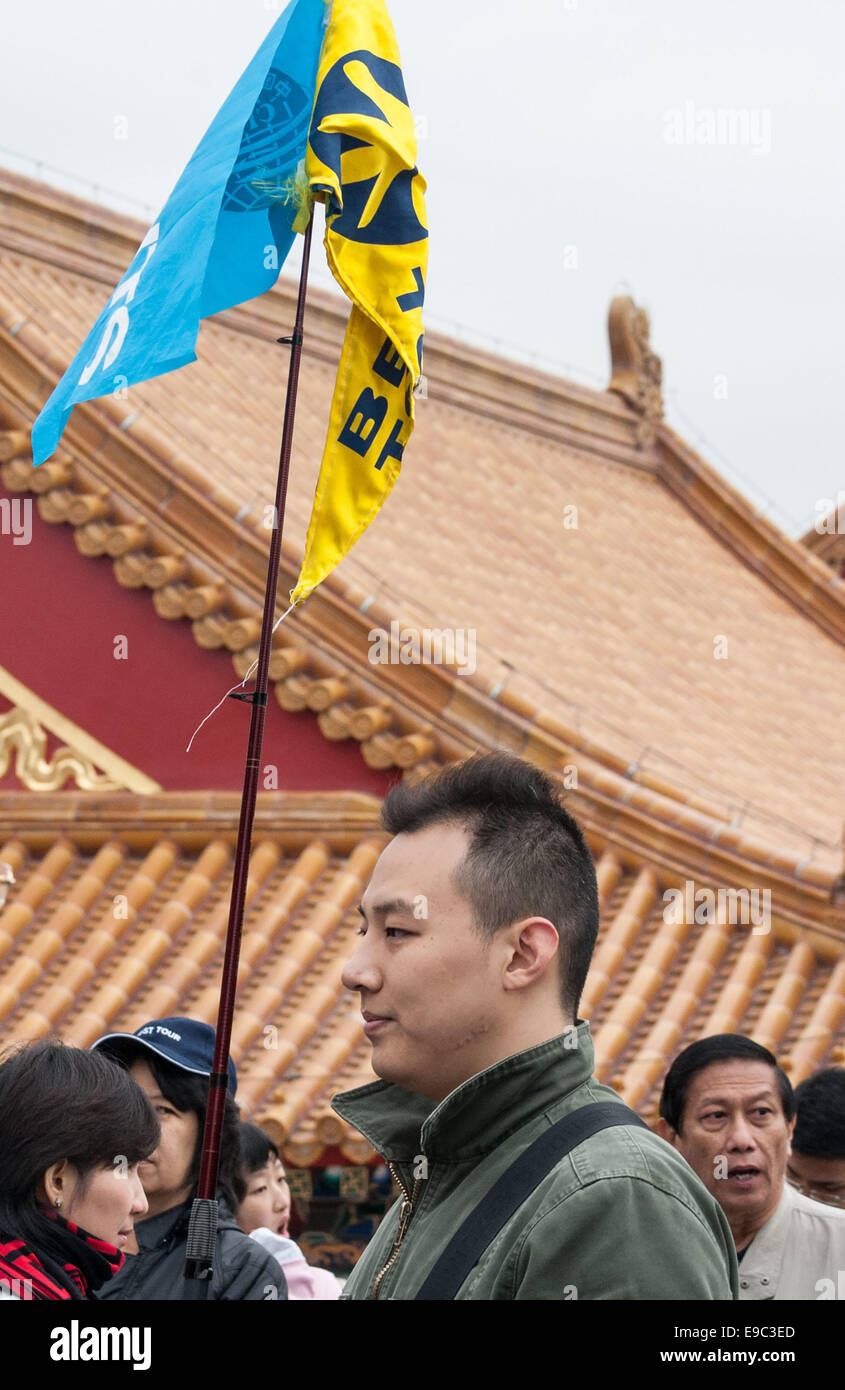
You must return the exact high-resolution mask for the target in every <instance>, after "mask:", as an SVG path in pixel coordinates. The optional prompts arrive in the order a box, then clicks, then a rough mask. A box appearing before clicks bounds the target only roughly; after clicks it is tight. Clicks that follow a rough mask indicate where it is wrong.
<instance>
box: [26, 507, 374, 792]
mask: <svg viewBox="0 0 845 1390" xmlns="http://www.w3.org/2000/svg"><path fill="white" fill-rule="evenodd" d="M13 496H14V494H10V493H9V492H7V491H6V490H5V489H4V487H3V485H2V482H0V498H3V497H9V498H11V497H13ZM20 500H21V501H22V502H23V501H24V500H27V501H29V502H30V504H31V505H30V512H31V530H32V535H31V540H30V542H29V544H27V545H23V544H17V545H16V544H15V543H14V542H15V537H14V536H13V535H12V534H11V533H10V528H9V527H8V525H7V526H3V525H2V522H3V520H4V518H5V519H6V521H7V522H8V521H9V520H10V513H9V512H8V511H7V510H5V509H3V510H0V600H2V608H1V609H0V611H1V612H2V623H1V624H0V665H2V666H4V667H5V668H6V670H7V671H10V672H11V674H12V675H13V676H16V677H17V679H18V680H19V681H21V682H22V683H23V684H24V685H26V686H28V687H29V688H30V689H31V690H32V691H34V692H35V694H36V695H40V696H41V698H42V699H43V700H46V701H47V703H48V704H51V705H53V706H54V708H55V709H57V710H59V711H60V712H61V713H62V714H64V715H66V716H67V718H68V719H72V720H73V722H74V723H75V724H78V725H79V726H80V727H81V728H82V729H84V730H85V731H86V732H87V733H89V734H91V735H93V737H94V738H97V739H99V740H100V742H101V743H104V744H105V745H106V746H107V747H108V748H111V749H112V750H113V751H114V752H115V753H119V754H120V755H121V757H123V758H126V760H127V761H128V762H130V763H132V764H133V766H135V767H137V768H139V769H140V770H141V771H142V772H145V773H147V775H148V776H150V777H153V778H155V780H156V781H157V782H160V783H161V785H162V786H163V787H164V789H165V790H167V791H171V790H184V791H188V790H206V791H232V790H239V789H240V787H241V785H242V782H243V763H244V756H245V752H246V740H247V733H248V729H249V714H250V707H249V705H246V704H244V703H242V702H240V701H235V700H226V701H225V703H224V704H223V706H222V708H221V709H219V710H218V711H217V713H216V714H215V716H214V718H213V719H211V720H210V721H209V723H208V724H206V725H205V727H204V728H203V730H202V732H201V733H200V734H199V735H198V736H197V738H196V740H195V742H194V745H193V747H192V749H191V752H190V753H189V754H188V753H186V752H185V747H186V745H187V743H188V740H189V738H190V736H191V734H192V733H193V731H194V729H195V728H196V726H197V724H199V722H200V720H201V719H202V718H203V716H204V715H206V714H207V713H208V712H209V710H211V709H212V708H213V707H214V705H216V704H217V701H218V700H219V699H220V698H221V696H222V695H223V694H224V693H225V691H227V690H229V689H230V688H231V686H233V685H234V684H235V682H236V680H237V676H236V673H235V670H234V667H233V665H232V661H231V656H230V654H229V653H228V652H226V651H203V650H202V649H201V648H200V647H198V646H197V645H196V643H195V641H194V638H193V633H192V632H191V626H190V623H188V622H187V621H185V620H179V621H178V622H168V621H167V620H166V619H164V618H160V617H159V616H158V614H157V613H156V611H155V609H154V608H153V605H152V596H151V594H150V591H149V590H148V589H140V590H138V589H134V590H133V589H123V588H121V586H120V585H119V584H118V582H117V580H116V578H115V576H114V572H113V569H112V562H111V560H109V559H107V558H105V557H101V558H99V559H88V558H86V557H85V556H83V555H80V553H79V551H78V550H77V548H76V544H75V542H74V537H73V528H72V527H70V526H67V525H58V526H55V525H50V524H49V523H48V522H45V521H42V519H41V517H40V516H39V514H38V508H37V506H36V503H35V500H34V499H33V498H24V497H20ZM120 635H122V636H125V637H126V639H127V653H128V654H127V659H126V660H116V659H115V655H114V653H115V638H116V637H118V636H120ZM6 707H7V702H5V701H2V700H0V712H2V710H3V709H5V708H6ZM270 764H272V765H275V766H276V767H277V768H278V786H279V788H281V789H287V790H292V791H293V790H299V791H325V790H335V791H363V792H372V793H373V794H374V795H376V796H383V795H384V794H385V792H386V791H387V788H388V786H389V785H390V784H391V782H392V781H394V780H395V777H394V775H393V774H388V773H384V772H377V771H375V770H374V769H372V768H369V767H367V765H366V763H365V762H364V759H363V758H362V756H361V753H360V749H359V747H358V744H357V743H356V742H355V741H354V740H347V741H344V742H341V743H333V742H330V741H329V740H328V739H325V738H324V737H323V735H322V734H321V733H320V729H319V726H318V724H317V719H316V716H315V715H314V714H311V713H310V712H307V713H302V714H289V713H287V711H285V710H283V709H281V708H280V706H279V704H278V703H277V701H276V699H275V698H274V696H273V695H272V693H271V696H270V701H269V704H268V708H267V722H266V725H265V733H264V752H263V756H262V768H264V767H266V766H268V765H270ZM3 784H4V785H9V784H10V779H9V777H8V775H7V777H6V778H4V779H3ZM261 785H262V786H263V778H262V784H261Z"/></svg>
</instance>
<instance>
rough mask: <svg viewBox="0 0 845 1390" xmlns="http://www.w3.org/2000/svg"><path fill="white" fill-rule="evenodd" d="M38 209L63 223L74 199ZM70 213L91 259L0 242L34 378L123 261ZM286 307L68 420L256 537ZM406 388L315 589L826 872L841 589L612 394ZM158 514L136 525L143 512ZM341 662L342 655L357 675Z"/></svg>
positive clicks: (223, 326) (328, 346) (538, 722)
mask: <svg viewBox="0 0 845 1390" xmlns="http://www.w3.org/2000/svg"><path fill="white" fill-rule="evenodd" d="M64 201H65V202H66V203H67V205H68V207H69V208H70V212H68V214H67V216H68V218H69V219H72V217H73V216H76V215H77V214H76V213H75V212H74V208H75V207H77V206H82V205H76V204H74V203H73V200H68V199H65V200H64ZM86 219H87V220H86V238H87V240H86V245H88V246H89V248H90V246H91V245H92V244H93V247H94V251H95V252H96V254H97V255H98V256H99V257H100V261H99V266H98V268H97V262H95V261H92V259H91V256H90V253H89V257H88V260H87V261H85V260H83V258H82V257H81V254H79V253H78V252H74V253H73V255H70V253H68V254H67V255H66V256H65V257H64V260H63V261H62V262H61V264H51V263H50V261H49V260H48V259H45V258H44V257H45V255H46V254H47V253H46V252H45V251H44V250H43V248H42V249H38V247H37V246H36V249H35V250H34V251H33V249H32V239H30V242H26V241H25V240H23V239H22V238H21V237H20V236H19V237H18V238H17V240H16V239H15V237H14V236H13V235H11V234H9V233H8V232H6V233H1V232H0V240H5V242H6V243H7V245H6V246H5V247H4V248H3V249H0V303H1V304H2V307H3V313H2V318H3V323H4V324H5V325H6V328H7V330H8V331H9V332H10V333H14V335H15V341H16V342H17V343H18V345H19V346H20V349H21V350H22V351H26V352H32V353H35V354H36V356H38V357H39V358H40V360H41V361H42V362H43V363H44V364H45V373H46V376H47V379H48V380H49V379H50V377H51V376H56V375H58V372H59V371H60V369H61V367H62V366H63V365H64V363H66V362H67V360H68V358H69V356H70V355H71V353H72V352H73V350H74V349H75V347H76V345H77V344H78V343H79V341H80V340H81V338H82V336H84V334H85V332H86V331H87V329H88V327H89V326H90V323H91V321H92V320H93V318H94V317H95V315H96V313H97V312H98V310H99V308H100V307H101V305H102V302H103V298H104V293H105V292H106V291H105V287H106V286H110V285H111V284H112V283H113V281H114V270H115V265H116V264H117V265H121V264H122V263H124V262H125V255H124V256H123V261H121V256H122V255H123V252H124V251H125V243H126V238H127V235H128V233H127V231H126V228H128V227H130V226H131V224H128V223H124V222H123V220H122V219H116V218H115V217H114V216H113V215H111V214H105V213H103V212H102V211H100V210H92V209H87V210H86ZM118 227H119V228H120V229H122V230H121V235H120V236H118V235H117V231H116V229H117V228H118ZM135 234H136V235H137V234H138V229H137V228H135ZM121 236H122V238H123V240H121ZM36 240H37V238H36ZM74 257H75V259H74ZM109 257H111V260H109ZM74 267H76V268H74ZM289 305H290V293H289V290H288V289H286V288H285V286H284V285H283V284H280V288H279V289H277V290H276V291H274V292H272V293H271V294H270V295H268V296H264V298H263V299H262V300H260V301H256V302H255V304H254V305H253V306H249V307H247V308H245V309H243V308H242V309H239V310H233V311H230V313H229V314H227V315H223V316H220V317H219V318H218V319H216V320H215V321H213V322H210V323H207V324H205V325H204V326H203V328H202V330H201V334H200V339H199V348H198V351H199V356H200V361H199V362H198V363H196V364H194V365H192V366H190V367H188V368H186V369H184V370H183V371H180V372H177V373H173V374H170V375H169V376H166V377H162V378H158V379H156V380H155V381H152V382H149V383H146V384H144V385H142V386H138V387H133V388H132V390H131V392H130V397H131V401H130V402H129V403H127V405H125V406H117V405H116V404H115V403H114V402H111V401H109V400H106V401H105V402H104V403H101V404H99V405H97V404H95V406H93V407H90V409H91V410H93V411H95V412H96V410H97V409H98V408H99V409H100V411H101V415H100V417H98V418H105V415H104V414H103V412H105V414H108V413H109V412H111V414H112V415H114V416H115V419H117V418H118V416H117V415H115V411H122V415H121V416H120V418H121V421H122V423H121V425H120V429H121V430H122V431H123V432H124V433H125V435H126V436H127V437H128V438H131V437H133V436H135V435H137V437H138V438H139V440H141V441H142V442H143V441H147V442H148V443H149V442H150V441H154V440H166V441H167V447H168V449H169V450H170V451H171V453H172V456H173V469H175V472H176V474H177V475H178V476H179V477H180V478H181V479H183V480H187V482H188V483H190V486H191V487H192V488H193V489H194V490H195V492H196V494H197V497H198V498H201V500H202V505H203V506H205V507H208V508H209V509H210V512H211V511H215V513H220V514H224V513H225V514H226V515H227V516H228V517H230V518H234V519H236V521H237V526H238V527H240V528H241V530H242V532H243V533H245V534H248V535H249V536H250V537H253V538H254V537H255V536H256V535H258V536H259V537H261V539H262V543H264V544H266V532H264V533H263V534H262V520H263V511H264V507H265V505H267V504H268V503H269V501H270V499H271V495H272V486H273V479H274V474H275V466H276V457H277V445H278V435H279V424H280V413H281V395H282V392H281V383H282V381H283V378H284V372H285V366H284V359H283V358H282V357H281V356H280V352H279V349H278V347H277V346H276V344H275V343H274V341H273V337H274V335H277V333H278V329H279V326H280V324H282V323H283V322H284V321H285V319H286V316H287V314H288V311H289ZM310 313H311V324H312V337H311V341H310V343H309V341H308V339H307V340H306V352H305V356H304V359H303V367H302V385H301V391H300V402H299V408H298V415H297V432H296V440H295V445H294V460H293V467H292V475H291V489H290V495H289V513H288V523H287V527H286V555H287V558H288V561H289V562H291V563H293V564H294V566H295V563H296V560H297V557H298V555H299V554H300V553H301V545H302V538H303V537H304V534H305V528H306V524H307V518H308V515H309V511H310V502H311V497H312V494H313V488H314V482H315V478H316V473H317V468H318V464H319V458H320V454H321V451H322V445H323V439H324V433H325V421H326V418H327V409H328V404H329V400H330V396H331V390H332V384H333V379H334V370H335V363H336V357H337V349H338V347H339V343H340V337H341V334H342V329H343V322H344V316H345V311H344V310H343V309H342V308H341V309H340V310H338V307H337V301H335V300H333V299H331V298H330V297H328V296H326V295H320V294H318V293H315V294H314V295H313V296H312V307H311V310H310ZM426 373H427V378H428V399H427V400H425V401H423V402H421V405H420V410H419V424H418V428H417V431H416V434H415V437H414V440H413V443H412V445H411V447H409V449H408V452H407V458H406V461H405V464H404V466H403V472H402V477H401V479H400V481H399V483H398V485H397V486H396V488H395V489H394V491H393V493H392V495H391V497H390V499H389V502H388V504H387V506H386V507H385V510H384V512H383V513H382V515H381V516H380V517H379V518H378V520H377V523H376V524H375V525H373V526H372V527H371V528H370V530H369V531H368V532H367V533H366V534H365V536H364V537H363V538H362V539H361V540H360V541H359V543H358V544H357V546H356V547H355V549H354V551H353V552H352V554H351V555H350V556H349V557H348V558H347V559H346V560H345V561H344V562H343V564H342V565H341V566H340V568H339V570H338V572H337V574H336V576H335V578H334V579H333V580H330V581H329V589H330V590H331V592H334V593H338V594H340V595H343V596H345V598H346V599H347V600H348V602H349V603H351V604H352V605H353V607H354V608H358V607H362V606H363V607H365V608H366V611H367V613H368V615H369V619H370V621H373V622H379V623H381V622H387V621H388V620H389V617H390V616H395V617H397V618H398V619H401V620H403V621H409V622H413V623H415V624H416V625H417V626H418V627H426V626H428V627H436V628H451V629H458V630H460V629H464V630H468V631H472V632H473V633H475V634H476V635H477V646H478V669H477V671H476V672H475V673H473V674H467V675H464V676H462V677H460V678H458V679H454V678H453V680H452V684H453V685H454V686H458V687H460V686H461V685H463V686H464V687H465V689H466V690H467V692H470V691H474V692H485V693H489V692H493V693H494V696H495V699H496V701H497V703H498V704H499V706H500V707H501V708H502V710H503V720H507V718H509V717H510V714H511V713H512V712H514V711H515V712H517V713H518V714H520V715H524V716H525V717H526V718H527V719H528V720H529V722H530V723H531V724H532V725H533V726H534V727H535V728H536V729H537V730H538V731H543V730H550V729H551V730H559V731H560V733H561V737H569V738H571V739H573V740H577V741H578V743H579V744H580V746H582V747H587V748H590V747H592V748H596V749H601V750H602V754H603V756H605V757H607V758H609V759H611V760H612V764H613V765H614V766H616V767H618V768H619V769H621V770H624V769H626V768H627V769H631V770H634V772H635V773H636V776H637V777H639V778H641V779H645V778H651V779H652V782H653V784H656V785H662V786H663V787H665V788H671V789H673V794H674V796H675V798H676V799H677V800H678V801H680V802H681V803H683V802H684V801H685V800H690V801H694V799H695V798H698V799H699V800H703V801H704V802H706V803H707V804H708V805H709V806H710V807H711V808H715V809H714V815H715V816H716V818H717V819H719V820H721V821H722V822H724V824H725V825H726V826H731V827H734V828H736V827H741V828H742V831H743V833H747V834H749V835H750V836H752V837H754V838H756V839H757V840H759V841H762V842H765V843H766V844H768V845H769V846H772V847H776V848H778V849H779V850H781V851H783V852H787V851H788V852H789V853H790V854H791V859H792V862H793V863H803V862H807V861H810V862H813V863H819V864H823V865H826V866H827V867H829V868H830V869H831V870H835V869H837V868H839V867H840V864H841V850H840V833H841V826H842V819H843V808H842V788H843V786H845V738H843V737H842V730H841V694H840V692H841V690H842V688H843V684H845V680H843V677H845V655H843V643H842V641H841V640H840V638H841V634H842V633H843V632H845V602H843V592H845V586H843V585H842V584H841V582H840V581H839V580H838V579H837V578H836V576H834V575H831V573H830V570H829V569H828V568H827V567H826V566H825V565H824V564H823V562H822V561H821V560H818V559H816V558H815V557H814V556H812V555H810V554H809V553H808V552H807V551H806V550H805V549H804V548H803V547H801V546H800V545H798V544H795V543H793V542H789V541H787V540H786V538H785V537H783V536H782V535H780V533H778V532H777V531H776V530H775V528H773V527H771V526H770V525H769V524H768V523H765V522H762V521H761V520H760V519H759V518H757V517H755V515H754V514H753V512H752V510H751V509H750V508H749V507H748V506H747V504H745V503H744V502H743V501H742V499H741V498H739V497H738V496H737V494H735V493H734V492H733V491H732V490H731V489H730V488H728V487H727V486H726V485H725V484H723V483H722V482H721V480H719V479H718V478H717V477H716V475H715V474H714V473H713V472H712V470H710V469H708V467H707V465H706V464H704V463H703V462H702V460H700V459H698V458H697V457H696V456H695V455H694V454H692V452H691V451H690V450H688V449H686V447H685V446H684V445H683V443H682V442H681V441H679V440H677V439H676V437H675V436H674V435H673V434H672V432H671V431H670V430H668V429H667V428H666V427H665V426H662V425H660V426H659V428H658V429H657V432H656V436H655V439H654V441H653V443H652V445H651V446H650V447H647V448H643V447H641V445H642V440H640V439H639V435H638V417H637V415H636V414H635V412H634V411H632V409H631V408H630V407H629V406H628V404H626V403H625V402H624V401H623V400H622V399H621V398H620V397H619V395H618V394H615V393H611V392H595V391H588V390H586V389H583V388H577V387H572V386H570V385H568V384H566V383H560V382H557V381H556V380H554V379H553V378H549V377H545V376H542V375H541V374H540V373H536V372H532V371H530V370H529V369H527V368H521V367H517V366H514V365H513V364H508V363H504V362H502V361H500V360H499V359H495V358H491V357H486V356H485V355H484V354H479V353H476V352H474V351H473V350H471V349H465V348H463V347H462V346H461V345H460V344H455V343H449V342H446V341H444V340H437V339H434V340H432V342H431V343H430V345H429V346H428V349H427V357H426ZM44 394H46V385H44V386H42V388H41V395H42V396H43V395H44ZM33 404H34V403H33ZM79 413H80V412H79V408H78V410H77V414H79ZM92 418H93V417H92ZM72 429H73V421H72V423H71V431H72ZM89 462H90V460H89ZM45 480H46V475H45ZM59 491H61V489H59ZM50 496H51V497H52V496H53V494H52V493H51V494H50ZM45 501H46V499H45ZM169 506H171V503H170V502H168V501H167V500H166V499H164V500H163V501H162V502H161V504H160V505H159V507H158V509H157V510H158V514H159V515H160V516H162V517H163V518H164V519H165V520H166V519H167V516H168V507H169ZM180 506H181V504H180ZM573 506H574V507H576V508H577V527H571V526H569V527H568V526H567V525H566V524H565V519H566V517H567V515H570V517H571V513H569V514H568V513H567V508H571V507H573ZM60 511H61V508H60ZM183 512H184V507H182V510H181V512H178V513H174V521H175V524H179V517H180V516H182V513H183ZM63 515H64V514H63ZM85 515H86V517H87V515H88V513H87V512H85ZM96 515H97V513H96V510H95V511H94V516H95V517H96ZM51 519H52V518H51ZM184 524H187V523H184ZM92 525H94V526H96V522H94V523H92ZM192 525H194V523H192ZM87 529H91V528H90V527H89V528H87ZM196 529H197V528H196V525H194V530H196ZM127 530H131V527H126V526H124V528H123V531H124V532H125V531H127ZM123 540H124V537H123V536H118V537H117V543H118V544H119V545H122V544H123ZM93 543H94V544H96V543H97V539H96V537H94V538H93ZM133 543H134V544H137V542H132V541H131V539H127V540H126V545H127V546H128V547H129V550H130V553H129V554H128V555H126V556H125V557H124V565H125V569H126V571H127V574H130V573H131V568H132V567H131V560H132V554H131V547H132V544H133ZM115 553H116V552H115ZM224 569H225V565H224ZM787 569H788V570H789V574H788V576H786V577H784V575H785V574H786V570H787ZM126 582H142V581H140V580H138V581H136V580H133V579H127V580H126ZM177 598H178V595H177ZM166 601H167V596H166V594H165V595H163V603H165V602H166ZM202 601H204V600H202ZM200 611H203V610H202V609H200ZM314 611H315V612H316V609H315V610H314ZM307 620H308V608H307V606H306V608H305V610H303V618H302V621H303V622H307ZM249 621H252V620H249ZM208 624H209V625H210V626H208V627H207V628H206V629H204V636H202V637H201V636H199V635H198V640H203V641H205V640H206V638H207V639H208V641H209V642H213V641H217V642H219V641H221V640H223V639H222V638H221V637H219V636H217V635H216V629H215V628H214V614H213V613H212V617H211V618H210V619H209V620H208ZM195 629H196V625H195ZM291 630H292V631H293V632H295V631H296V629H295V626H294V627H292V629H291ZM365 631H366V627H364V629H363V630H362V634H361V635H362V636H363V632H365ZM247 636H249V633H248V634H247ZM226 640H227V641H228V636H227V639H226ZM365 654H366V647H365V646H364V645H363V643H362V645H361V647H360V650H359V651H358V652H357V654H356V655H357V661H358V663H359V665H361V664H363V662H364V657H365ZM294 684H295V681H294ZM460 695H461V692H460V690H458V692H457V695H456V698H460ZM293 696H294V698H296V692H295V691H294V692H293ZM335 736H344V732H343V729H342V728H341V730H340V732H339V733H336V734H335Z"/></svg>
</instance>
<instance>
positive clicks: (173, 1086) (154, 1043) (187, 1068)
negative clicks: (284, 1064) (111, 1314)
mask: <svg viewBox="0 0 845 1390" xmlns="http://www.w3.org/2000/svg"><path fill="white" fill-rule="evenodd" d="M93 1047H94V1048H97V1049H99V1050H100V1051H102V1052H105V1053H106V1054H107V1056H109V1057H111V1058H112V1059H113V1060H114V1061H115V1062H119V1063H120V1064H121V1065H122V1066H123V1067H125V1068H126V1069H127V1070H128V1071H129V1073H130V1075H131V1077H132V1079H133V1080H134V1081H136V1082H137V1084H138V1085H139V1086H140V1087H141V1090H142V1091H144V1092H145V1093H146V1095H147V1096H148V1098H149V1100H150V1102H151V1104H152V1106H153V1109H154V1110H155V1113H156V1115H157V1116H158V1118H159V1121H160V1124H161V1141H160V1143H159V1145H158V1148H157V1149H156V1150H155V1152H154V1153H153V1154H151V1156H150V1158H149V1160H148V1162H146V1163H143V1164H142V1165H141V1167H140V1170H139V1171H140V1175H141V1181H142V1182H143V1184H144V1191H145V1193H146V1196H147V1201H148V1202H149V1216H148V1217H147V1218H146V1220H144V1221H141V1222H139V1223H137V1225H136V1227H135V1237H136V1242H137V1248H136V1247H135V1246H134V1245H128V1246H127V1258H126V1261H125V1263H124V1266H123V1269H122V1270H121V1271H120V1274H119V1275H117V1276H115V1278H114V1279H113V1280H112V1281H111V1284H110V1286H109V1287H108V1288H107V1289H106V1290H104V1292H103V1295H102V1297H103V1298H107V1299H181V1298H182V1297H183V1296H184V1287H185V1284H184V1265H185V1251H186V1246H187V1238H188V1222H189V1220H190V1215H191V1206H192V1203H193V1199H194V1196H195V1195H196V1189H197V1179H198V1177H199V1167H200V1157H201V1153H202V1136H203V1127H204V1125H205V1112H206V1105H207V1099H208V1077H209V1074H210V1072H211V1068H212V1060H213V1056H214V1029H213V1028H211V1027H210V1026H209V1025H208V1024H207V1023H200V1022H198V1021H197V1020H196V1019H191V1018H160V1019H154V1020H153V1021H152V1022H151V1023H146V1024H144V1026H143V1028H139V1029H138V1031H137V1032H136V1033H108V1034H106V1035H105V1036H104V1037H102V1038H98V1039H97V1041H96V1042H95V1043H94V1044H93ZM236 1087H237V1075H236V1072H235V1065H234V1063H233V1062H232V1061H231V1060H230V1062H229V1093H228V1095H227V1096H226V1102H225V1108H224V1112H223V1127H222V1133H221V1141H220V1166H219V1172H218V1191H217V1198H218V1202H219V1216H218V1224H217V1244H216V1247H215V1254H214V1274H213V1278H212V1282H211V1291H210V1294H209V1297H210V1298H211V1299H225V1300H227V1301H233V1300H237V1299H250V1300H258V1299H268V1300H269V1299H279V1298H285V1299H286V1298H287V1296H288V1295H287V1286H286V1283H285V1276H284V1274H283V1273H282V1270H281V1267H280V1265H279V1264H278V1263H277V1262H276V1261H275V1260H273V1259H272V1258H271V1257H270V1256H269V1255H268V1254H267V1253H266V1252H265V1251H264V1250H262V1249H261V1247H260V1246H259V1245H257V1244H256V1242H255V1241H252V1240H250V1239H249V1237H248V1236H246V1235H244V1233H243V1231H241V1230H240V1228H239V1226H238V1224H237V1222H236V1221H235V1218H234V1215H233V1212H234V1210H235V1208H236V1199H235V1196H234V1193H233V1190H232V1183H233V1179H234V1177H235V1174H236V1172H237V1166H238V1159H239V1136H238V1111H237V1107H236V1106H235V1103H234V1100H233V1097H234V1094H235V1090H236Z"/></svg>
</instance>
